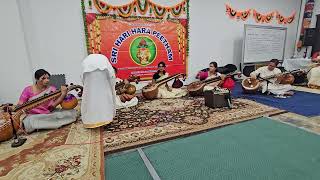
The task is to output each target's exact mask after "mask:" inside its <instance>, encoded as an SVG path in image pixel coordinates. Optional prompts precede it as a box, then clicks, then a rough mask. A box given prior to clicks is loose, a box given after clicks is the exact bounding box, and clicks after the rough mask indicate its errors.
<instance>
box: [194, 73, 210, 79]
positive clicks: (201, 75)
mask: <svg viewBox="0 0 320 180" xmlns="http://www.w3.org/2000/svg"><path fill="white" fill-rule="evenodd" d="M208 75H209V73H208V71H206V72H204V71H200V72H199V73H198V74H197V77H196V78H197V79H200V80H201V81H202V80H205V79H207V77H208Z"/></svg>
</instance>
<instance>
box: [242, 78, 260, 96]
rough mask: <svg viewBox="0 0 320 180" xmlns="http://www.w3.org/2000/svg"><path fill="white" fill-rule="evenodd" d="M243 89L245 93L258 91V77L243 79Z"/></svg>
mask: <svg viewBox="0 0 320 180" xmlns="http://www.w3.org/2000/svg"><path fill="white" fill-rule="evenodd" d="M241 85H242V89H243V92H244V93H249V94H252V93H256V92H257V91H258V89H259V87H260V82H259V80H257V79H252V78H246V79H244V80H242V83H241Z"/></svg>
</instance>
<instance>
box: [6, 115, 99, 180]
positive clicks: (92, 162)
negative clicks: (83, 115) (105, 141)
mask: <svg viewBox="0 0 320 180" xmlns="http://www.w3.org/2000/svg"><path fill="white" fill-rule="evenodd" d="M27 138H28V140H27V141H26V143H25V144H24V145H23V146H20V147H18V148H11V147H10V145H11V142H12V141H11V140H10V141H6V142H1V143H0V179H3V180H8V179H23V180H36V179H41V180H42V179H69V180H71V179H88V180H89V179H104V164H103V163H104V158H103V150H102V143H101V142H102V135H101V131H100V129H96V130H88V129H84V128H83V125H82V123H80V122H79V121H78V122H76V123H74V124H71V125H68V126H65V127H63V128H60V129H57V130H52V131H40V132H35V133H32V134H31V135H29V136H27Z"/></svg>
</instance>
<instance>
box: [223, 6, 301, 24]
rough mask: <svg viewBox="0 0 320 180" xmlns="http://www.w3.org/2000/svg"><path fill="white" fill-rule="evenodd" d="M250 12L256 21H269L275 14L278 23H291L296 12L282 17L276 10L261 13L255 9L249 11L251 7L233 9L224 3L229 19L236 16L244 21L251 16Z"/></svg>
mask: <svg viewBox="0 0 320 180" xmlns="http://www.w3.org/2000/svg"><path fill="white" fill-rule="evenodd" d="M251 13H252V16H253V18H254V20H255V21H256V22H257V23H270V22H271V21H272V20H273V18H274V17H275V16H276V18H277V20H278V24H291V23H292V22H293V21H294V19H295V15H296V13H295V12H294V13H293V14H292V15H291V16H289V17H284V16H282V15H281V14H280V13H279V12H278V11H272V12H270V13H268V14H261V13H260V12H258V11H257V10H255V9H253V10H252V12H251V9H248V10H245V11H239V10H235V9H234V8H232V7H231V6H230V5H228V4H226V14H227V15H228V16H229V18H231V19H235V18H236V19H238V20H239V19H241V20H243V21H245V20H247V19H248V18H249V16H251Z"/></svg>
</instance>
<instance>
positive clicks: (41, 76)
mask: <svg viewBox="0 0 320 180" xmlns="http://www.w3.org/2000/svg"><path fill="white" fill-rule="evenodd" d="M34 77H35V80H36V83H35V84H34V85H31V86H28V87H26V88H24V90H23V92H22V94H21V96H20V98H19V102H18V105H21V104H23V103H26V102H28V101H31V100H33V99H36V98H39V97H41V96H44V95H45V94H49V93H51V92H54V91H56V88H55V87H54V86H50V85H49V82H50V74H49V73H48V72H47V71H46V70H44V69H39V70H37V71H36V72H35V74H34ZM66 94H67V87H65V86H61V96H60V97H58V98H57V99H55V100H51V101H48V102H46V103H43V104H41V105H39V106H37V107H35V108H33V109H31V110H30V111H28V112H26V113H27V116H26V117H25V118H24V119H23V121H22V123H23V127H24V129H25V131H26V132H28V133H30V132H32V131H34V130H37V129H57V128H59V127H61V126H63V125H66V124H70V123H72V122H74V121H76V116H77V112H76V110H57V109H55V108H56V106H58V105H59V104H60V103H61V102H62V101H63V99H64V98H65V96H66Z"/></svg>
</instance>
